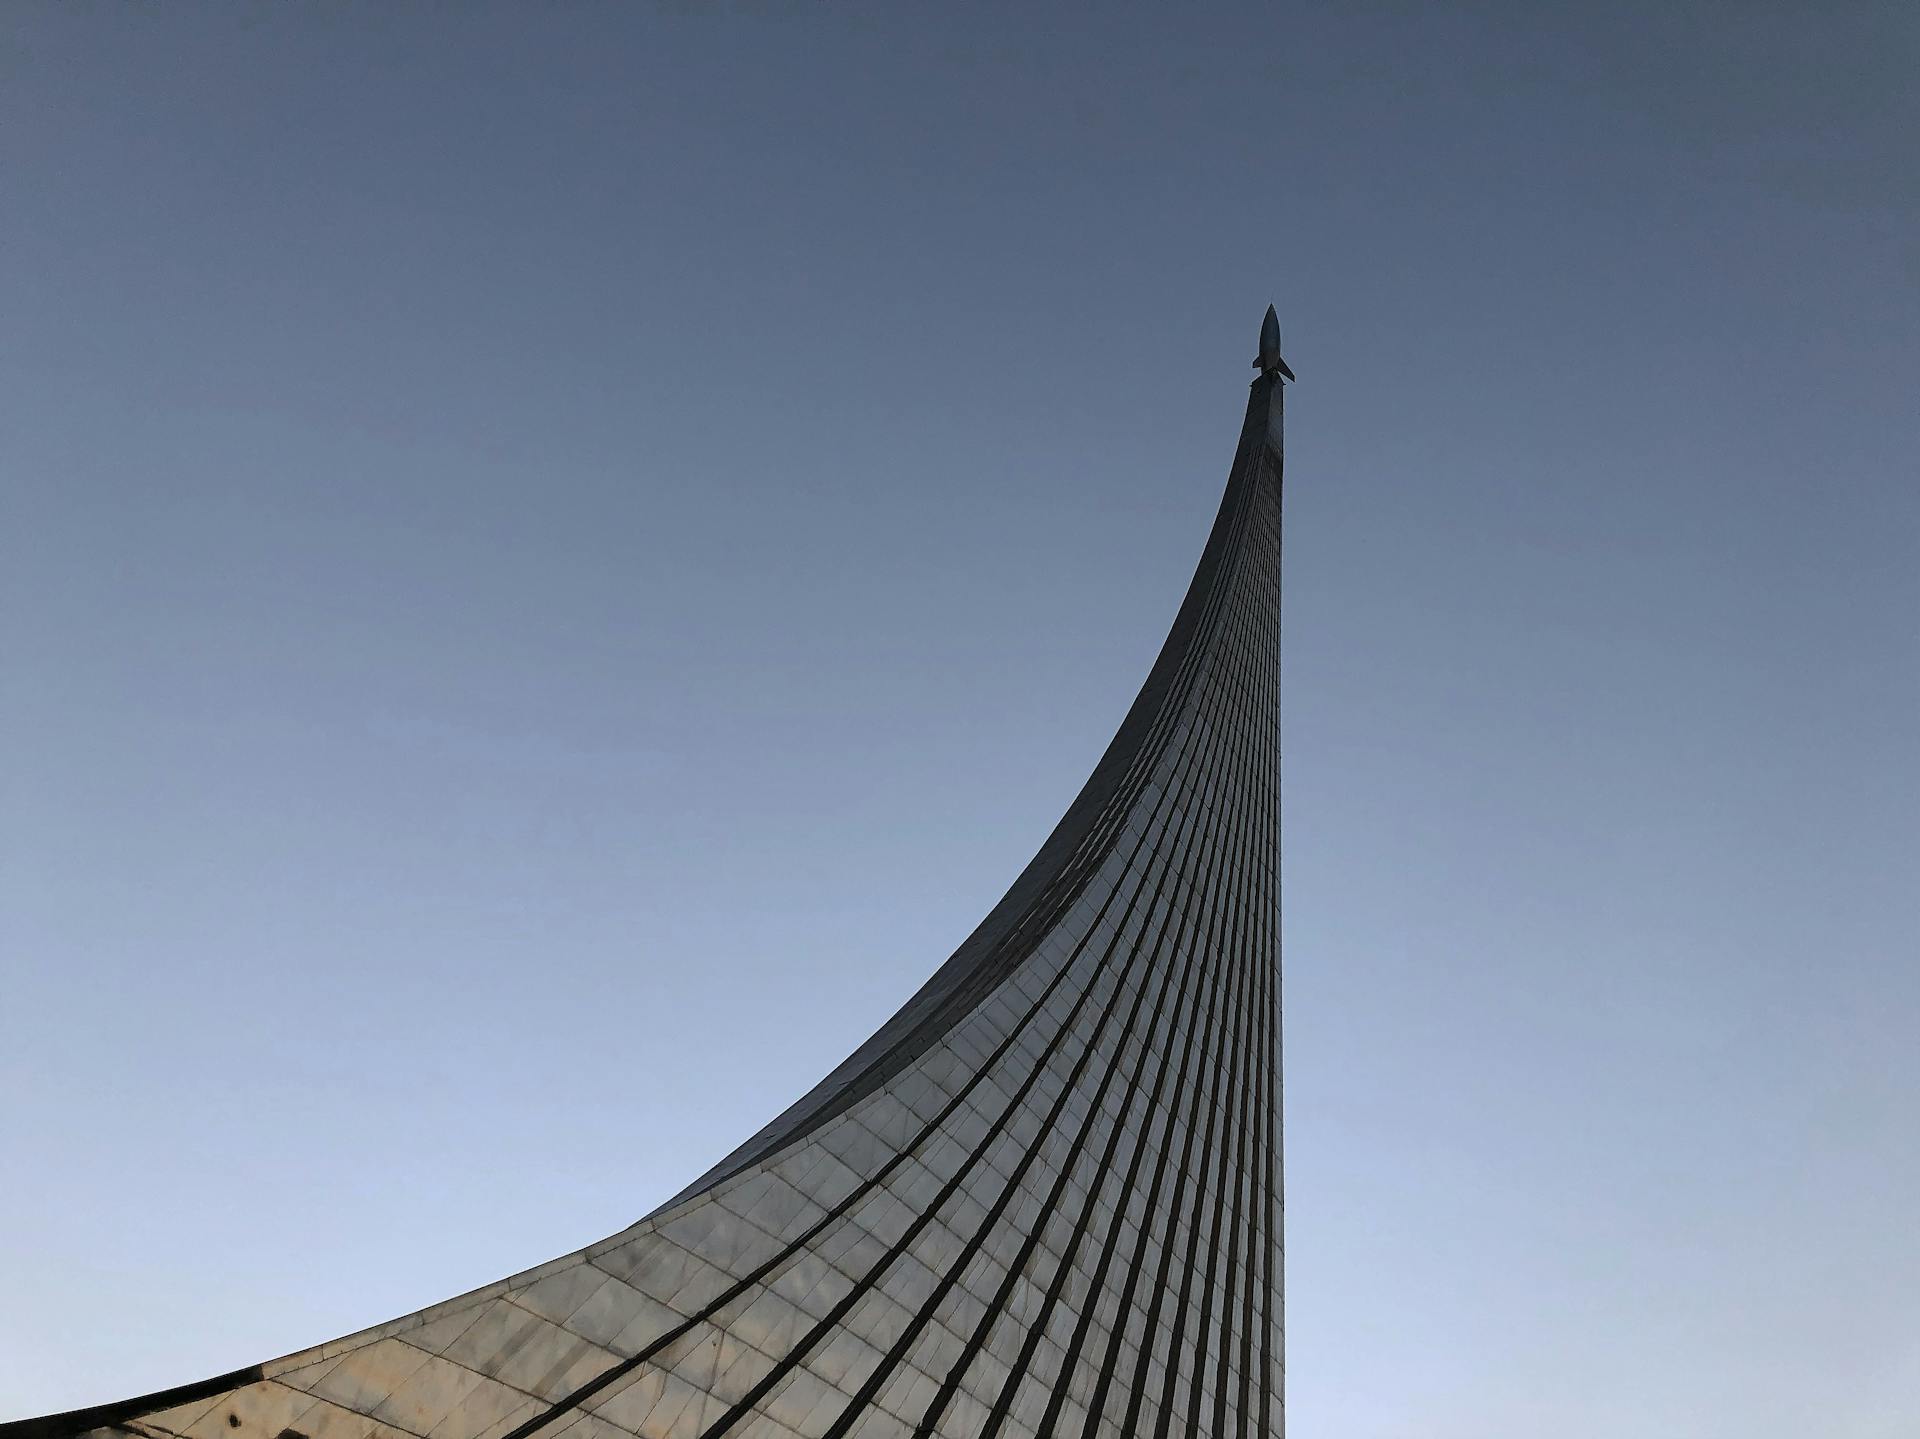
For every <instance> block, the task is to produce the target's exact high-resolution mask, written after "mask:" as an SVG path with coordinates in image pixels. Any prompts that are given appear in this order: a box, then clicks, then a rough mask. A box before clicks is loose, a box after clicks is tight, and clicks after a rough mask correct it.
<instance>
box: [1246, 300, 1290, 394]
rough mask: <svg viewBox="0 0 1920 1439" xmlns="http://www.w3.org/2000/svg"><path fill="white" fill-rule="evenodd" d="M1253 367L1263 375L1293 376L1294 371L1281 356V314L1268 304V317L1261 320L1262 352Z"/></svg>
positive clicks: (1288, 377)
mask: <svg viewBox="0 0 1920 1439" xmlns="http://www.w3.org/2000/svg"><path fill="white" fill-rule="evenodd" d="M1253 367H1254V369H1256V370H1258V371H1259V372H1260V373H1261V374H1262V375H1267V376H1275V375H1284V376H1285V377H1286V378H1287V379H1289V380H1291V379H1292V378H1293V371H1292V370H1289V369H1288V368H1287V362H1286V361H1285V360H1283V359H1281V358H1280V315H1279V312H1278V311H1276V310H1275V309H1274V308H1273V306H1271V305H1269V306H1267V314H1266V318H1265V319H1263V320H1262V321H1261V322H1260V354H1259V356H1258V357H1257V358H1256V359H1255V360H1254V362H1253Z"/></svg>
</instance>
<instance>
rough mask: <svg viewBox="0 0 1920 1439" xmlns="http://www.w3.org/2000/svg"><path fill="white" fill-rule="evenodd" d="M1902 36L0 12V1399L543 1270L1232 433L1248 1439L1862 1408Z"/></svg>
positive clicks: (901, 935) (1900, 728) (1196, 12)
mask: <svg viewBox="0 0 1920 1439" xmlns="http://www.w3.org/2000/svg"><path fill="white" fill-rule="evenodd" d="M1917 42H1920V21H1916V18H1915V13H1914V11H1913V9H1912V8H1911V7H1910V6H1904V5H1893V4H1888V5H1884V6H1867V5H1851V4H1842V5H1838V6H1817V7H1816V6H1812V5H1802V6H1770V5H1751V4H1729V5H1725V6H1718V5H1709V6H1703V5H1672V4H1658V5H1656V4H1641V3H1630V4H1611V3H1610V4H1606V5H1598V4H1594V5H1566V6H1536V5H1518V4H1515V5H1510V6H1501V5H1473V6H1454V7H1447V6H1431V5H1407V6H1395V5H1365V6H1354V5H1317V6H1279V5H1259V6H1245V7H1239V8H1234V7H1229V6H1225V5H1200V6H1196V7H1187V6H1172V5H1162V4H1152V5H1140V6H1134V7H1125V6H1120V5H1102V6H1091V5H1078V6H1055V5H1049V4H1038V5H1018V6H1013V5H1005V6H1002V5H991V4H987V5H968V6H935V5H929V4H912V5H881V4H875V5H871V6H854V5H847V4H840V3H805V4H776V3H766V4H758V5H749V4H740V5H734V6H715V7H709V6H704V5H685V6H668V7H649V6H644V5H640V4H633V5H617V4H612V3H603V4H595V3H575V4H556V5H545V6H534V5H525V6H497V7H496V6H487V5H452V4H445V5H428V4H424V3H408V4H401V5H388V4H375V3H362V4H348V3H340V4H309V5H295V6H283V5H268V4H264V3H262V4H257V5H248V6H222V5H216V4H213V3H203V4H186V5H178V4H132V3H119V4H116V3H106V0H86V3H72V4H35V3H25V0H22V3H16V4H13V5H10V6H8V7H7V8H6V9H5V12H4V14H0V316H3V317H4V318H3V321H0V324H3V330H4V336H5V344H4V346H3V347H0V395H3V396H4V400H0V505H3V507H4V508H3V510H0V647H3V651H4V653H3V655H0V661H3V662H0V687H3V688H0V727H3V733H0V776H3V780H4V789H3V790H0V815H3V816H4V818H3V819H0V844H4V855H3V856H0V861H3V863H0V961H3V962H4V979H5V987H4V992H3V994H0V1165H4V1168H5V1170H6V1179H5V1181H4V1183H0V1236H4V1237H3V1238H0V1252H4V1257H5V1272H6V1276H7V1278H6V1282H5V1283H4V1285H0V1415H3V1416H6V1417H12V1416H17V1415H22V1414H26V1413H29V1412H36V1411H40V1410H44V1409H51V1408H59V1407H66V1406H70V1405H76V1404H82V1403H88V1402H94V1401H99V1400H104V1399H108V1398H112V1397H118V1396H119V1395H121V1394H125V1393H131V1392H135V1391H140V1390H144V1389H147V1388H151V1387H155V1386H158V1385H162V1384H167V1383H172V1382H179V1381H183V1380H186V1379H189V1378H194V1377H198V1376H200V1375H202V1374H205V1373H210V1372H213V1371H216V1370H222V1369H227V1368H231V1367H233V1366H235V1365H239V1364H243V1363H248V1362H251V1361H254V1360H257V1359H261V1358H264V1357H267V1356H269V1355H272V1354H276V1353H279V1352H283V1351H285V1350H288V1349H292V1348H295V1347H297V1346H300V1345H303V1344H307V1343H311V1342H315V1341H319V1340H323V1339H326V1338H330V1337H332V1336H333V1335H335V1334H337V1333H340V1332H342V1331H345V1330H349V1329H352V1328H355V1327H357V1326H360V1325H364V1324H367V1323H370V1322H374V1321H378V1320H381V1319H384V1318H386V1317H389V1316H390V1315H392V1314H395V1313H399V1312H403V1311H405V1310H408V1309H412V1308H414V1307H416V1306H418V1305H421V1304H423V1303H426V1302H429V1301H432V1300H436V1299H439V1298H441V1297H443V1296H444V1295H447V1294H449V1293H452V1292H454V1291H456V1290H460V1289H464V1288H466V1287H469V1286H471V1285H474V1284H477V1283H481V1282H484V1281H487V1280H491V1279H493V1278H495V1277H497V1276H499V1275H500V1274H503V1273H505V1272H507V1271H509V1270H512V1269H515V1268H517V1267H520V1266H523V1265H527V1264H530V1263H533V1262H536V1261H539V1260H543V1259H545V1258H547V1257H549V1256H550V1255H552V1254H556V1253H559V1252H561V1251H563V1250H566V1249H569V1248H572V1247H574V1246H576V1245H579V1244H582V1243H585V1242H587V1241H590V1240H592V1239H595V1238H597V1237H599V1236H600V1235H602V1234H604V1233H606V1232H608V1231H610V1230H613V1229H615V1228H618V1227H619V1226H621V1225H624V1224H626V1223H627V1222H629V1221H631V1220H632V1219H634V1218H636V1217H637V1216H638V1215H640V1214H641V1213H642V1212H644V1211H645V1210H647V1209H649V1208H650V1207H652V1206H653V1205H654V1204H655V1203H656V1202H657V1201H659V1200H660V1199H662V1198H664V1197H665V1196H667V1195H668V1194H670V1193H672V1192H673V1191H674V1190H676V1189H677V1188H679V1187H680V1186H681V1185H682V1184H683V1183H685V1182H686V1181H687V1180H688V1179H689V1178H690V1177H691V1176H693V1175H694V1174H696V1173H697V1172H699V1171H700V1170H701V1169H703V1168H705V1167H706V1166H707V1165H708V1164H709V1163H710V1162H711V1161H713V1160H714V1159H715V1158H717V1157H718V1156H719V1155H720V1154H721V1153H722V1152H724V1151H725V1150H727V1149H728V1148H730V1147H731V1146H732V1145H733V1144H734V1142H735V1141H736V1140H738V1139H740V1138H741V1137H743V1136H744V1135H745V1134H746V1133H747V1132H749V1131H750V1130H752V1129H753V1128H755V1127H756V1126H758V1125H759V1124H760V1123H761V1122H762V1121H763V1120H765V1119H766V1118H767V1117H769V1116H770V1115H771V1114H772V1113H773V1112H774V1111H776V1110H778V1109H780V1108H781V1107H783V1106H784V1105H785V1104H786V1103H787V1101H788V1100H789V1099H791V1098H792V1097H793V1096H794V1095H795V1094H797V1093H798V1092H799V1091H800V1090H801V1089H802V1088H803V1087H805V1086H806V1085H808V1084H810V1083H811V1082H812V1081H813V1080H815V1079H816V1078H818V1077H819V1075H820V1074H822V1073H823V1072H825V1071H826V1070H827V1069H828V1068H829V1067H831V1066H832V1065H833V1064H834V1063H835V1062H836V1061H837V1060H838V1059H839V1058H841V1056H842V1055H843V1054H845V1053H846V1052H847V1051H848V1050H849V1049H850V1048H852V1046H853V1045H854V1044H855V1043H856V1042H857V1041H858V1040H859V1039H860V1038H862V1037H863V1036H864V1035H865V1034H866V1033H867V1032H868V1031H869V1030H870V1029H872V1028H873V1027H874V1026H875V1025H876V1024H877V1023H878V1021H879V1020H880V1019H882V1018H883V1017H884V1016H885V1015H886V1014H888V1013H889V1012H891V1011H892V1009H893V1008H894V1007H895V1006H896V1005H897V1004H898V1003H899V1002H900V1000H901V999H903V998H904V997H905V996H906V995H907V994H908V993H909V992H911V991H912V990H913V989H914V988H915V987H916V986H917V985H918V984H919V982H920V981H921V979H922V978H924V977H925V976H926V975H927V974H928V973H929V972H931V970H932V969H933V968H934V966H935V965H936V964H937V963H938V962H939V961H940V960H941V959H942V958H944V957H945V955H946V954H947V953H948V951H949V950H950V949H951V948H952V946H953V945H954V944H955V943H956V942H957V941H958V940H959V939H960V938H962V937H963V936H964V934H965V933H966V931H967V930H968V929H969V928H970V927H971V925H972V924H973V922H974V921H975V920H976V919H977V918H978V917H979V916H980V915H981V914H982V913H984V912H985V910H986V909H987V908H988V906H989V905H990V904H991V903H992V902H993V901H994V899H996V898H997V897H998V895H999V893H1000V891H1001V889H1002V887H1003V886H1004V885H1005V884H1006V883H1007V882H1008V881H1009V880H1010V879H1011V878H1012V877H1013V875H1014V874H1015V873H1016V871H1017V870H1018V868H1019V867H1020V865H1021V864H1022V863H1023V862H1024V861H1025V860H1026V858H1027V857H1028V855H1029V854H1030V852H1031V851H1032V849H1033V848H1034V847H1035V846H1036V845H1037V843H1038V842H1039V840H1040V839H1041V838H1042V837H1043V835H1044V834H1045V832H1046V830H1047V829H1048V827H1049V826H1050V825H1051V823H1052V821H1053V820H1054V819H1055V818H1056V817H1057V816H1058V814H1059V813H1060V811H1061V810H1062V808H1063V807H1064V805H1065V803H1066V801H1067V800H1068V799H1069V797H1070V796H1071V795H1072V793H1073V791H1074V790H1075V789H1076V788H1077V787H1078V785H1079V783H1080V781H1081V780H1082V778H1083V777H1084V776H1085V774H1086V772H1087V770H1088V769H1089V768H1090V766H1091V765H1092V763H1093V761H1094V759H1095V758H1096V757H1097V755H1098V753H1099V751H1100V749H1101V747H1102V746H1103V745H1104V743H1105V741H1106V739H1107V737H1108V735H1109V734H1110V733H1111V731H1112V728H1113V727H1114V725H1115V724H1116V723H1117V722H1118V720H1119V718H1120V716H1121V714H1122V712H1123V710H1124V708H1125V706H1126V703H1127V701H1128V700H1129V698H1130V697H1131V695H1132V692H1133V689H1134V687H1135V686H1136V685H1137V684H1138V682H1139V681H1140V680H1141V678H1142V677H1143V676H1144V675H1145V672H1146V668H1147V665H1148V663H1149V661H1150V659H1151V657H1152V655H1153V652H1154V651H1155V649H1156V648H1157V646H1158V644H1159V642H1160V640H1161V637H1162V636H1163V634H1164V633H1165V629H1166V626H1167V624H1168V622H1169V621H1170V620H1171V618H1172V615H1173V611H1174V608H1175V605H1176V603H1177V601H1178V597H1179V594H1180V592H1181V590H1182V588H1183V587H1184V585H1185V583H1186V580H1187V577H1188V575H1189V573H1190V571H1191V568H1192V565H1193V563H1194V561H1195V559H1196V558H1197V556H1198V554H1199V550H1200V544H1201V540H1202V538H1203V535H1204V532H1205V528H1206V525H1207V523H1208V521H1209V519H1210V517H1211V514H1212V510H1213V507H1214V505H1215V503H1216V501H1217V499H1218V495H1219V491H1220V487H1221V484H1222V481H1223V479H1224V475H1225V470H1226V465H1227V462H1228V459H1229V455H1230V450H1231V447H1232V444H1233V439H1234V435H1235V431H1236V427H1237V425H1238V422H1239V418H1240V411H1241V406H1242V404H1243V400H1244V394H1245V389H1244V386H1245V384H1246V381H1247V380H1248V379H1249V377H1250V371H1249V368H1248V361H1249V359H1250V358H1251V355H1252V352H1253V347H1254V340H1255V334H1256V330H1257V327H1258V322H1259V317H1260V313H1261V310H1262V309H1263V308H1264V306H1265V305H1266V304H1267V302H1268V300H1269V299H1273V300H1276V301H1277V302H1278V304H1279V307H1280V311H1281V315H1282V319H1283V322H1284V327H1285V333H1286V337H1287V353H1288V356H1289V358H1290V359H1291V360H1292V362H1293V365H1294V367H1295V368H1296V369H1297V370H1298V371H1299V373H1300V376H1301V381H1300V384H1299V385H1298V386H1297V387H1295V388H1294V389H1293V390H1292V391H1291V393H1290V404H1289V421H1290V425H1291V433H1290V455H1289V459H1290V471H1289V511H1288V521H1287V523H1288V547H1289V548H1288V568H1287V575H1286V598H1287V606H1288V609H1287V631H1286V644H1287V653H1286V706H1287V715H1286V736H1285V740H1286V758H1287V802H1288V806H1289V808H1288V813H1287V831H1286V844H1287V900H1286V902H1287V917H1286V944H1287V965H1288V970H1287V1004H1288V1029H1287V1049H1288V1053H1287V1081H1288V1114H1287V1122H1288V1152H1287V1163H1288V1180H1289V1186H1288V1188H1289V1192H1288V1212H1289V1236H1288V1237H1289V1250H1290V1252H1289V1256H1288V1281H1289V1293H1288V1317H1289V1322H1290V1353H1289V1358H1290V1371H1291V1384H1290V1388H1291V1393H1290V1401H1291V1409H1292V1414H1291V1418H1292V1422H1293V1425H1294V1432H1295V1433H1296V1434H1298V1435H1301V1436H1311V1439H1400V1436H1408V1439H1412V1436H1419V1439H1539V1437H1540V1436H1541V1435H1549V1434H1550V1435H1552V1436H1554V1439H1600V1436H1606V1439H1618V1436H1620V1435H1622V1434H1633V1435H1645V1436H1652V1439H1668V1436H1684V1439H1694V1436H1708V1439H1718V1436H1726V1439H1735V1436H1737V1439H1808V1436H1817V1439H1881V1436H1895V1435H1899V1436H1909V1435H1911V1434H1912V1433H1913V1432H1914V1431H1913V1426H1914V1423H1915V1416H1916V1415H1917V1414H1920V1239H1916V1238H1915V1227H1914V1216H1915V1214H1916V1213H1920V1122H1917V1121H1916V1116H1917V1115H1920V1044H1917V1043H1916V1033H1917V1032H1920V964H1917V963H1916V935H1917V934H1920V899H1916V884H1915V873H1916V869H1917V868H1920V775H1917V771H1916V755H1915V717H1916V713H1920V636H1917V635H1916V615H1920V492H1917V491H1916V483H1915V482H1916V474H1915V469H1916V466H1915V455H1916V453H1920V420H1917V419H1916V415H1917V414H1920V406H1917V405H1916V403H1915V398H1914V397H1915V393H1916V389H1917V388H1920V344H1916V319H1917V318H1920V313H1917V312H1920V284H1917V283H1916V281H1917V279H1920V275H1917V273H1916V272H1917V270H1920V246H1917V244H1916V238H1915V237H1916V235H1920V213H1917V212H1920V167H1917V166H1916V165H1915V163H1914V137H1915V135H1916V134H1920V98H1916V97H1917V96H1920V91H1917V90H1916V88H1915V86H1914V83H1913V77H1914V74H1915V71H1916V66H1917V65H1920V43H1917Z"/></svg>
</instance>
